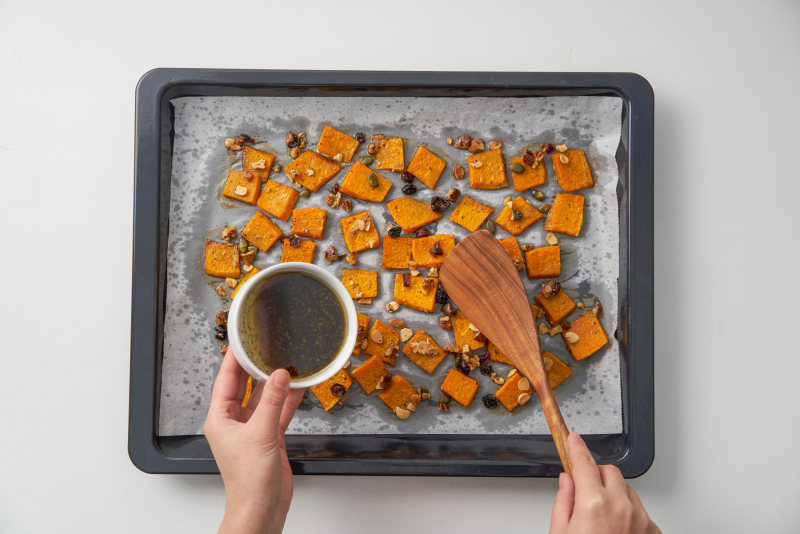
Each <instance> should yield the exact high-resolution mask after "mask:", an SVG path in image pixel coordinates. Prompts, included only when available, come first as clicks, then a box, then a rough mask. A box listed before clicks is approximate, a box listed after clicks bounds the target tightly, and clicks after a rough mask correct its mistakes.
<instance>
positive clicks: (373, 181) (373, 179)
mask: <svg viewBox="0 0 800 534" xmlns="http://www.w3.org/2000/svg"><path fill="white" fill-rule="evenodd" d="M367 182H368V183H369V186H370V187H378V175H377V174H375V173H374V172H373V173H372V174H370V175H369V176H367Z"/></svg>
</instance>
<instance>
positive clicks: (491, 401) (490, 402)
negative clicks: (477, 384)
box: [481, 393, 497, 409]
mask: <svg viewBox="0 0 800 534" xmlns="http://www.w3.org/2000/svg"><path fill="white" fill-rule="evenodd" d="M481 401H482V402H483V405H484V406H486V407H487V408H489V409H494V408H497V399H496V398H495V397H494V395H492V394H491V393H487V394H486V395H484V396H483V397H481Z"/></svg>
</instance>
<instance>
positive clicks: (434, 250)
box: [430, 240, 444, 256]
mask: <svg viewBox="0 0 800 534" xmlns="http://www.w3.org/2000/svg"><path fill="white" fill-rule="evenodd" d="M430 252H431V254H433V255H434V256H441V255H442V254H444V251H443V250H442V245H441V243H439V241H438V240H437V241H436V242H435V243H434V244H433V246H432V247H431V249H430Z"/></svg>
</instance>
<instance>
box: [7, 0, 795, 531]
mask: <svg viewBox="0 0 800 534" xmlns="http://www.w3.org/2000/svg"><path fill="white" fill-rule="evenodd" d="M107 4H108V6H103V7H100V4H99V3H98V4H97V7H89V6H88V5H85V4H83V3H80V4H79V3H77V2H49V3H34V2H11V1H6V2H0V66H1V67H2V71H1V72H2V74H0V76H1V77H2V83H0V97H1V98H0V176H1V177H2V180H3V193H2V198H3V209H2V210H0V221H2V224H1V225H0V228H2V229H3V231H4V232H5V236H6V239H5V243H4V247H3V252H2V253H0V257H2V266H3V267H2V273H3V276H2V282H0V283H1V284H2V295H3V297H4V304H3V306H2V312H0V313H2V323H0V327H1V328H2V331H3V337H4V343H5V348H4V351H3V353H4V355H3V368H2V370H1V371H0V406H2V408H0V410H2V427H1V428H2V430H0V458H2V467H0V532H14V533H16V532H76V531H81V532H144V531H147V532H175V531H177V532H195V531H196V532H210V531H213V530H214V529H215V527H216V525H217V523H218V521H219V519H220V517H221V514H222V509H223V499H224V494H223V486H222V482H221V480H220V479H219V478H218V477H217V476H152V475H146V474H144V473H141V472H139V471H138V470H137V469H136V468H135V467H134V466H133V465H132V464H131V463H130V461H129V460H128V456H127V452H126V433H127V416H128V363H129V353H128V344H129V319H130V311H129V310H130V284H131V228H132V225H131V221H132V209H133V206H132V190H133V121H134V114H133V112H134V89H135V85H136V82H137V80H138V79H139V77H140V76H141V75H142V74H143V73H144V72H145V71H147V70H149V69H150V68H153V67H159V66H164V67H167V66H171V67H235V68H297V69H395V70H413V69H418V70H509V71H513V70H519V71H537V70H538V71H632V72H637V73H639V74H641V75H643V76H645V77H646V78H647V79H648V80H649V81H650V82H651V84H652V85H653V87H654V89H655V95H656V117H655V123H656V135H655V142H656V169H655V182H656V186H655V190H656V207H655V218H656V230H655V240H656V241H655V245H656V247H655V249H656V252H655V254H656V258H655V259H656V270H655V275H656V276H655V280H656V287H655V297H656V309H655V317H656V340H655V342H656V353H655V356H656V365H655V370H656V388H655V392H656V459H655V463H654V464H653V467H652V468H651V469H650V471H649V472H648V473H647V474H645V475H644V476H643V477H641V478H639V479H636V480H633V481H631V482H630V483H631V485H632V486H633V487H634V488H635V489H636V490H637V491H638V492H639V493H640V495H641V497H642V500H643V501H644V503H645V504H646V506H647V508H648V510H649V511H650V513H651V515H652V517H653V518H654V519H655V520H656V521H657V522H658V523H659V524H660V525H661V526H662V527H663V528H664V530H665V532H790V531H796V530H797V528H798V524H800V506H798V498H800V461H798V450H799V448H800V447H798V441H799V439H798V438H800V431H798V424H797V420H798V416H797V414H796V411H795V409H796V407H797V404H798V402H797V401H798V394H797V388H798V383H800V354H798V351H797V349H796V348H795V349H794V350H792V348H791V347H792V346H796V343H795V342H794V338H795V336H797V335H798V328H797V327H796V324H795V323H796V319H798V318H799V317H798V304H799V303H800V293H799V292H798V289H797V287H798V285H797V284H796V283H793V282H794V280H793V279H792V275H793V274H796V273H797V272H798V270H800V269H799V268H800V245H798V242H800V241H799V240H798V238H797V233H798V231H799V230H800V216H798V209H800V208H798V199H799V198H800V185H798V184H800V177H798V170H797V169H798V154H797V152H798V141H800V135H799V134H800V128H799V127H798V124H800V107H798V105H797V103H796V101H795V99H796V98H797V97H798V96H800V93H799V92H798V87H800V61H798V59H797V58H798V55H799V54H798V53H799V52H800V4H798V3H797V2H790V1H784V2H761V3H752V4H746V3H744V2H708V3H705V5H704V4H702V3H699V2H697V3H695V2H680V3H675V2H658V3H656V2H653V3H651V2H623V3H616V2H615V3H606V4H604V5H602V6H595V5H594V3H592V2H550V3H547V4H543V5H541V6H539V7H532V6H528V5H527V4H526V3H523V2H516V3H507V4H503V3H501V2H495V3H489V2H470V1H462V2H458V8H455V7H450V8H449V9H446V8H445V7H441V6H439V5H437V4H438V3H435V2H430V1H428V2H372V3H365V4H362V5H358V4H356V3H352V4H350V3H348V2H333V1H329V2H302V3H301V2H290V1H287V2H276V3H274V5H272V6H266V5H260V4H261V3H259V2H245V3H241V4H236V3H232V2H231V3H225V2H199V1H197V0H195V1H186V2H180V3H179V2H169V3H168V2H151V1H143V0H139V1H138V2H133V1H128V2H108V3H107ZM112 4H113V5H114V7H111V6H112ZM167 4H169V5H167ZM451 4H452V5H453V6H455V5H456V3H451ZM792 319H794V321H793V320H792ZM555 488H556V482H555V481H554V480H515V479H447V478H388V477H387V478H383V477H378V478H360V477H297V478H296V490H295V497H294V504H293V508H292V511H291V512H290V515H289V519H288V522H287V525H286V529H285V531H286V532H287V533H299V532H325V533H329V534H332V533H337V532H348V533H349V532H373V531H377V532H382V533H384V534H390V533H401V532H402V533H407V532H441V533H448V532H489V531H491V530H494V529H497V528H499V527H500V525H502V527H503V528H504V529H507V530H506V531H514V532H544V531H546V529H547V525H548V522H549V512H550V507H551V504H552V499H553V495H554V492H555ZM43 505H44V506H43Z"/></svg>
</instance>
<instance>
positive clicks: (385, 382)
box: [376, 373, 392, 389]
mask: <svg viewBox="0 0 800 534" xmlns="http://www.w3.org/2000/svg"><path fill="white" fill-rule="evenodd" d="M391 383H392V375H390V374H389V373H386V374H385V375H383V378H381V381H380V382H379V383H378V387H377V388H376V389H386V388H388V387H389V384H391Z"/></svg>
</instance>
